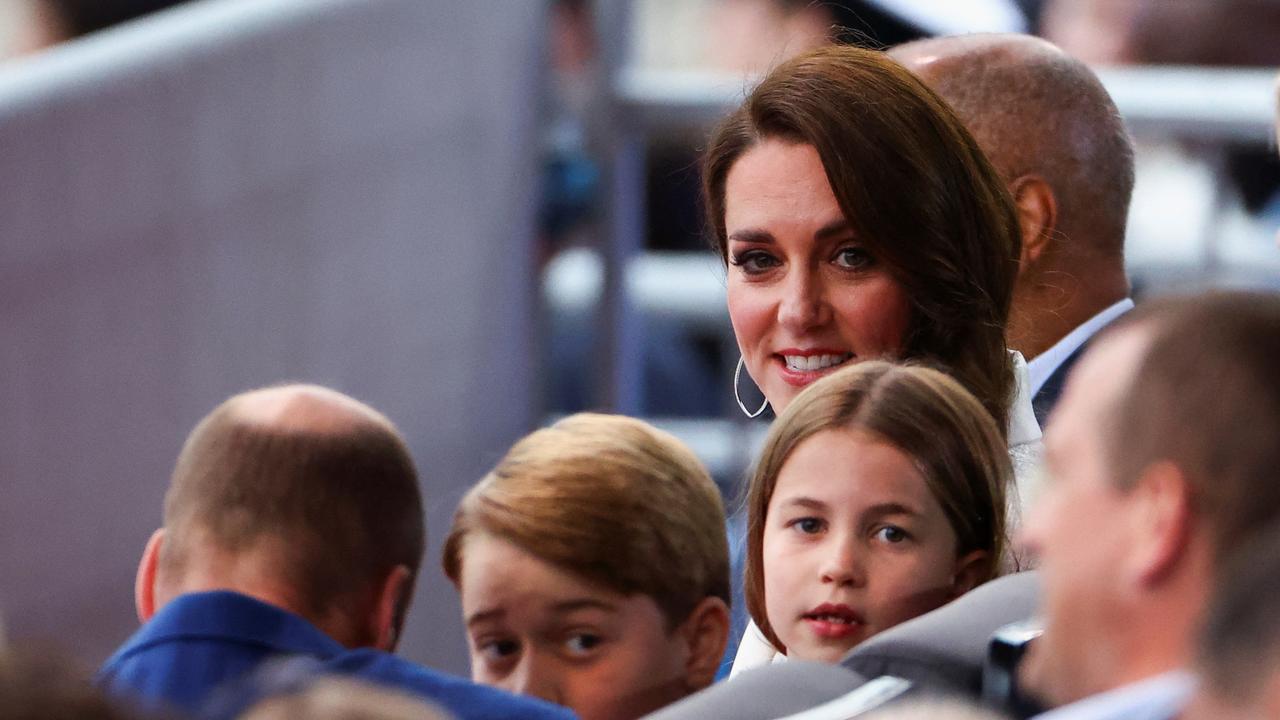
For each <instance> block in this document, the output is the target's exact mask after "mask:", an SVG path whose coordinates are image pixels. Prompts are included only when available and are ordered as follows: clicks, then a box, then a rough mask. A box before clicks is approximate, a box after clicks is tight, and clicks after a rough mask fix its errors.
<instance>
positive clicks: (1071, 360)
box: [889, 34, 1134, 426]
mask: <svg viewBox="0 0 1280 720" xmlns="http://www.w3.org/2000/svg"><path fill="white" fill-rule="evenodd" d="M889 54H890V56H892V57H893V58H894V59H895V60H897V61H898V62H900V63H902V64H903V65H905V66H906V67H907V68H908V69H910V70H911V71H912V72H914V73H915V74H916V75H917V76H918V77H920V78H921V79H922V80H924V82H925V83H926V84H928V85H929V86H930V87H932V88H933V89H934V90H935V91H936V92H937V93H938V94H939V95H941V96H942V97H943V99H945V100H946V101H947V102H948V103H949V104H950V105H951V107H952V108H953V109H955V111H956V113H957V114H958V115H959V116H960V119H961V121H962V122H964V124H965V126H966V127H967V128H968V129H969V131H970V132H971V133H972V134H973V136H974V139H975V140H977V142H978V144H979V145H980V146H981V147H982V150H983V151H984V152H985V153H986V154H987V157H988V158H990V159H991V162H992V164H993V165H995V167H996V170H997V171H998V172H999V173H1000V174H1001V176H1002V177H1003V178H1004V180H1005V182H1006V183H1007V184H1008V186H1009V192H1010V193H1011V194H1012V196H1013V199H1014V201H1015V203H1016V205H1017V209H1018V219H1019V222H1020V223H1021V226H1022V257H1021V263H1020V266H1019V272H1018V279H1017V282H1016V284H1015V286H1014V295H1013V307H1012V311H1011V312H1010V315H1009V328H1008V342H1009V346H1010V347H1011V348H1013V349H1014V350H1017V351H1019V352H1021V353H1022V355H1023V357H1025V358H1026V359H1027V361H1028V365H1027V369H1028V372H1029V375H1030V378H1029V379H1030V384H1031V387H1030V388H1029V390H1030V392H1031V393H1032V397H1033V401H1032V402H1033V405H1034V407H1035V411H1036V419H1037V420H1039V421H1040V424H1041V425H1042V426H1043V425H1044V424H1045V421H1046V419H1047V417H1048V414H1049V411H1050V410H1051V409H1052V408H1053V406H1054V404H1055V403H1056V402H1057V400H1058V396H1059V395H1060V394H1061V392H1062V387H1063V384H1064V382H1065V380H1066V376H1067V373H1068V372H1069V371H1070V368H1071V367H1072V366H1073V365H1074V364H1075V362H1076V360H1077V359H1078V358H1079V356H1080V354H1081V352H1082V350H1083V348H1084V346H1085V345H1086V344H1087V343H1088V340H1089V338H1090V337H1092V336H1093V335H1094V334H1095V333H1096V332H1097V331H1098V330H1100V329H1102V328H1103V327H1104V326H1106V325H1107V324H1108V323H1110V322H1111V321H1112V320H1115V319H1116V318H1117V317H1119V316H1120V315H1122V314H1123V313H1124V312H1126V311H1127V310H1129V309H1131V308H1132V307H1133V302H1132V301H1131V300H1130V299H1129V281H1128V278H1127V276H1126V275H1125V269H1124V236H1125V226H1126V223H1127V219H1128V213H1129V199H1130V196H1131V195H1132V193H1133V174H1134V171H1133V146H1132V143H1131V142H1130V140H1129V136H1128V134H1127V132H1126V131H1125V127H1124V123H1123V121H1122V120H1121V119H1120V115H1119V112H1118V111H1117V110H1116V107H1115V104H1114V103H1113V102H1112V101H1111V98H1110V96H1109V95H1107V92H1106V90H1105V89H1104V88H1103V87H1102V84H1101V83H1100V82H1099V81H1098V78H1097V77H1096V76H1095V75H1094V74H1093V72H1092V71H1091V70H1089V68H1088V67H1086V66H1085V65H1084V64H1083V63H1081V62H1079V61H1078V60H1076V59H1074V58H1072V57H1070V56H1068V55H1066V54H1065V53H1063V52H1062V51H1061V50H1060V49H1058V48H1057V47H1055V46H1054V45H1052V44H1050V43H1048V42H1045V41H1044V40H1040V39H1038V38H1034V37H1031V36H1029V35H1013V34H979V35H962V36H954V37H942V38H931V39H927V40H920V41H916V42H911V43H907V44H905V45H899V46H898V47H896V48H893V49H892V50H890V51H889Z"/></svg>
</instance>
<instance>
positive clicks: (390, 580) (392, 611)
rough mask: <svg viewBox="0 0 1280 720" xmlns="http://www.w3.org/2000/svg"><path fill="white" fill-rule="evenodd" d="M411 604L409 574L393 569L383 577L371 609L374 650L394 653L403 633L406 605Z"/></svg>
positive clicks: (402, 567)
mask: <svg viewBox="0 0 1280 720" xmlns="http://www.w3.org/2000/svg"><path fill="white" fill-rule="evenodd" d="M411 600H413V571H412V570H410V569H409V567H408V566H407V565H396V566H395V567H393V568H391V572H389V573H387V576H386V578H384V579H383V581H382V587H381V589H380V590H379V591H378V597H377V600H376V602H375V603H374V607H373V618H372V621H373V637H374V647H376V648H377V649H379V650H384V651H386V652H395V649H396V644H397V643H398V642H400V631H401V630H402V629H404V619H405V616H406V615H408V614H409V602H410V601H411Z"/></svg>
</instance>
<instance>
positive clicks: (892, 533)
mask: <svg viewBox="0 0 1280 720" xmlns="http://www.w3.org/2000/svg"><path fill="white" fill-rule="evenodd" d="M876 537H877V538H878V539H880V540H883V541H885V542H887V543H890V544H894V545H896V544H897V543H900V542H902V541H903V540H906V539H907V537H908V535H907V531H906V530H903V529H902V528H900V527H897V526H896V525H885V526H884V527H882V528H880V529H879V530H877V531H876Z"/></svg>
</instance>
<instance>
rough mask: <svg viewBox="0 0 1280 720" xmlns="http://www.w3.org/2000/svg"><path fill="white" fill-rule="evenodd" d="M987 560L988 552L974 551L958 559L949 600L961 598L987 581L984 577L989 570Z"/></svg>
mask: <svg viewBox="0 0 1280 720" xmlns="http://www.w3.org/2000/svg"><path fill="white" fill-rule="evenodd" d="M987 558H988V554H987V551H986V550H974V551H973V552H971V553H968V554H967V555H962V556H960V557H959V558H958V559H956V571H955V575H954V576H953V577H952V580H951V597H949V598H948V600H954V599H956V598H958V597H960V596H961V595H963V594H965V593H967V592H969V591H970V590H972V589H974V588H976V587H978V585H980V584H981V583H982V581H983V580H986V579H987V578H986V577H984V576H985V575H986V570H987Z"/></svg>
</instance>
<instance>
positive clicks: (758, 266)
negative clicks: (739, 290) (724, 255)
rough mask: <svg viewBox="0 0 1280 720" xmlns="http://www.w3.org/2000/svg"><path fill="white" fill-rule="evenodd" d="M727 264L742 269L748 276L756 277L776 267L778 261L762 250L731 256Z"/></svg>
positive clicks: (747, 251)
mask: <svg viewBox="0 0 1280 720" xmlns="http://www.w3.org/2000/svg"><path fill="white" fill-rule="evenodd" d="M729 264H730V265H733V266H734V267H739V268H742V271H743V272H745V273H746V274H748V275H756V274H759V273H762V272H764V271H766V270H768V269H769V268H772V267H774V266H776V265H777V264H778V260H777V258H775V257H774V256H772V255H770V254H769V253H767V252H765V251H763V250H745V251H743V252H740V253H734V254H733V255H731V256H730V257H729Z"/></svg>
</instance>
